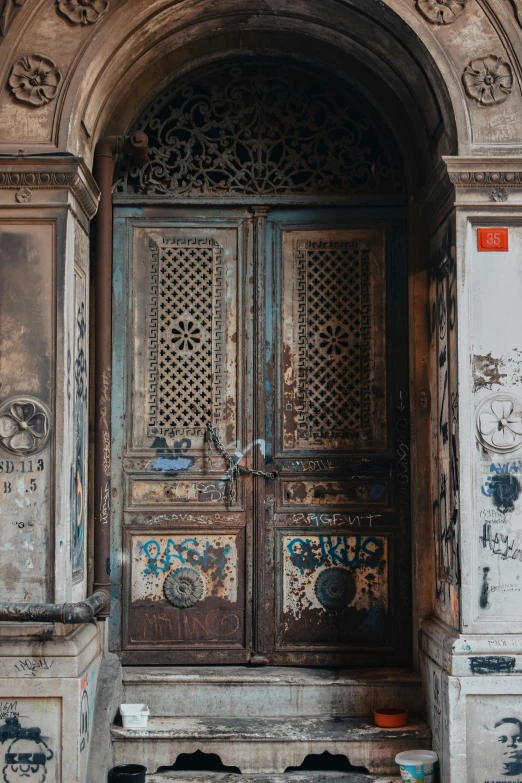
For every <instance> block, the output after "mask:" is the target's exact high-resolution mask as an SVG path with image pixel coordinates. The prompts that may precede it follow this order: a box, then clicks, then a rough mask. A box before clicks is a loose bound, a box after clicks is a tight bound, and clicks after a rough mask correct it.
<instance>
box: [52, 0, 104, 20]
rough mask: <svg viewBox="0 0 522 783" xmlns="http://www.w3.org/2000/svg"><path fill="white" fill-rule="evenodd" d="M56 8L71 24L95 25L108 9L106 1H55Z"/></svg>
mask: <svg viewBox="0 0 522 783" xmlns="http://www.w3.org/2000/svg"><path fill="white" fill-rule="evenodd" d="M56 7H57V8H58V10H59V11H60V13H62V14H63V15H64V16H65V17H66V18H67V19H68V20H69V21H70V22H72V23H73V24H82V25H85V24H95V23H96V22H97V21H98V19H99V18H100V17H101V16H103V15H104V14H105V13H106V12H107V9H108V8H109V2H108V0H57V3H56Z"/></svg>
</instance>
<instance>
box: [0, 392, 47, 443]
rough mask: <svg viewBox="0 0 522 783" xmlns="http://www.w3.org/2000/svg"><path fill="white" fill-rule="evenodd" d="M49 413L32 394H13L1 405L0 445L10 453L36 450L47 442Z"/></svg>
mask: <svg viewBox="0 0 522 783" xmlns="http://www.w3.org/2000/svg"><path fill="white" fill-rule="evenodd" d="M50 421H51V417H50V414H49V411H48V409H47V407H46V406H45V405H44V404H43V403H42V402H41V401H40V400H37V399H35V398H34V397H14V398H12V399H10V400H6V401H5V402H4V403H3V404H2V405H1V406H0V446H1V447H2V448H3V449H5V451H8V452H9V453H10V454H17V455H19V456H26V455H27V456H29V455H31V454H37V453H38V452H39V451H42V449H43V448H44V447H45V445H46V444H47V441H48V440H49V434H50Z"/></svg>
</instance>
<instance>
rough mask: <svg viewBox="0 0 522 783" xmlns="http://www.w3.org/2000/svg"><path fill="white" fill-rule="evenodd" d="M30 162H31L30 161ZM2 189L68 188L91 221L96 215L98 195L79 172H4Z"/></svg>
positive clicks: (2, 174) (0, 177) (1, 181)
mask: <svg viewBox="0 0 522 783" xmlns="http://www.w3.org/2000/svg"><path fill="white" fill-rule="evenodd" d="M28 162H30V161H28ZM0 188H17V189H18V192H20V190H22V189H24V188H27V189H32V190H37V189H41V188H45V189H54V188H67V189H68V190H70V191H71V193H72V194H73V195H74V197H75V198H76V199H77V201H78V202H79V204H80V205H81V206H82V207H83V210H84V212H85V214H86V216H87V218H88V219H89V220H91V219H92V218H93V217H94V215H95V214H96V209H97V207H98V194H97V193H95V192H94V191H93V190H92V189H91V188H90V187H89V186H88V184H87V183H86V181H85V179H84V178H82V177H81V176H80V175H79V174H78V172H71V171H66V172H60V171H36V172H35V171H2V172H0Z"/></svg>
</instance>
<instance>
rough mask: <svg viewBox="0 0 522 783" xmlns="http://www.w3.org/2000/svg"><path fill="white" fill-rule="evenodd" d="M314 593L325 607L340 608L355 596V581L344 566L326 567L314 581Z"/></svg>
mask: <svg viewBox="0 0 522 783" xmlns="http://www.w3.org/2000/svg"><path fill="white" fill-rule="evenodd" d="M314 589H315V594H316V596H317V598H318V600H319V601H320V602H321V603H322V605H323V606H325V607H326V608H327V609H342V608H343V607H345V606H348V604H350V603H351V602H352V601H353V599H354V598H355V593H356V590H355V581H354V578H353V576H352V574H351V573H350V571H348V569H346V568H337V567H334V568H326V569H325V570H324V571H321V573H320V574H319V576H318V577H317V579H316V581H315V588H314Z"/></svg>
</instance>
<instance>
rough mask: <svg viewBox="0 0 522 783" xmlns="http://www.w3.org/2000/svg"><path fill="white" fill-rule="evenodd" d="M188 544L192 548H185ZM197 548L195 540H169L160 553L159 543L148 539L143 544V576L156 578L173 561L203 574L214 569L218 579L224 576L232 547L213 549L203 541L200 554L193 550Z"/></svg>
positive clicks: (166, 569)
mask: <svg viewBox="0 0 522 783" xmlns="http://www.w3.org/2000/svg"><path fill="white" fill-rule="evenodd" d="M188 544H192V545H193V546H187V545H188ZM140 546H141V544H140ZM197 546H199V541H198V540H197V538H185V539H184V540H183V541H181V542H180V543H177V542H176V541H173V540H172V538H169V539H168V540H167V543H166V544H165V551H164V552H163V553H162V552H161V545H160V544H159V542H158V541H156V539H155V538H151V539H149V541H146V542H145V543H144V544H143V552H144V554H145V556H146V557H147V567H146V568H145V570H144V572H143V574H144V576H147V575H148V574H153V575H154V576H158V575H159V574H160V573H161V572H163V571H168V569H169V568H170V564H171V563H172V561H173V560H177V561H179V562H180V563H182V564H183V565H185V564H186V563H189V565H193V566H199V567H200V568H201V569H202V570H203V571H205V572H206V571H209V570H210V569H213V568H215V569H216V571H217V573H218V575H219V576H220V577H223V576H225V566H226V562H227V558H228V556H229V555H230V554H231V553H232V547H231V546H229V544H225V546H224V547H223V548H220V547H214V546H213V545H212V544H211V543H210V541H205V544H204V548H203V551H202V552H201V551H198V550H197V549H195V548H194V547H197Z"/></svg>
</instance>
